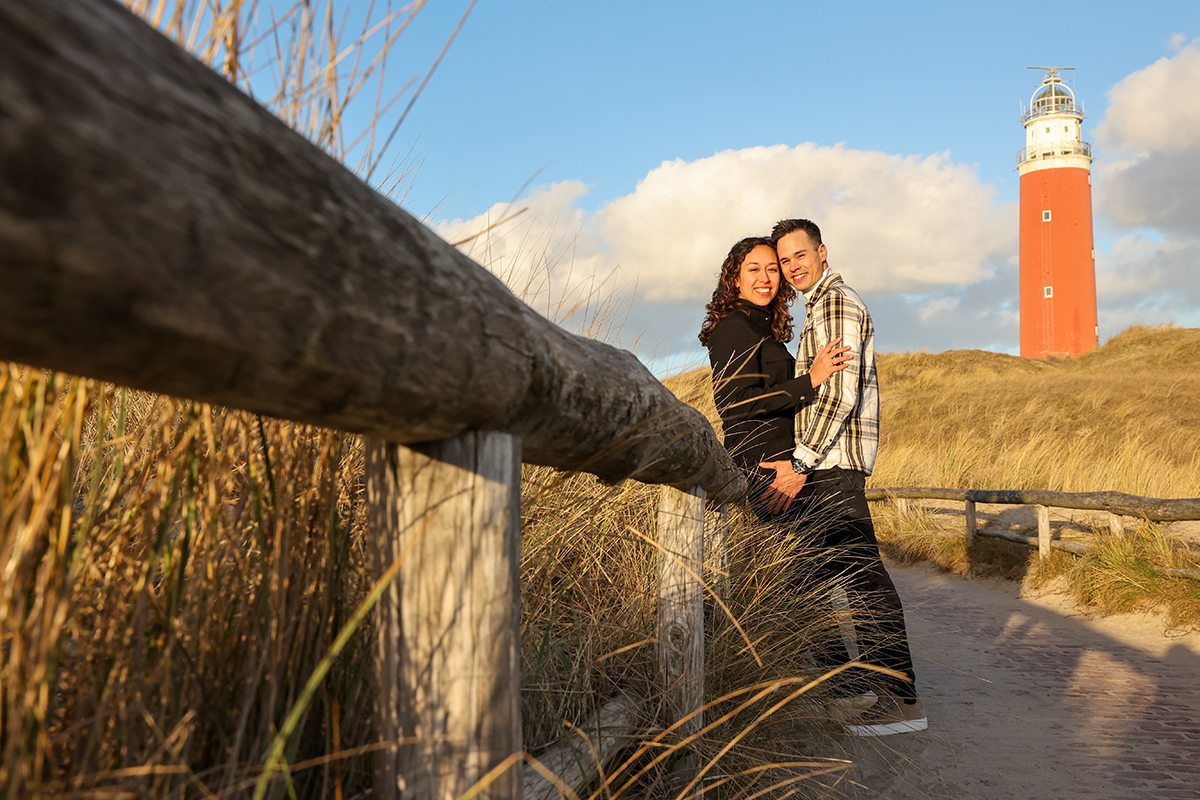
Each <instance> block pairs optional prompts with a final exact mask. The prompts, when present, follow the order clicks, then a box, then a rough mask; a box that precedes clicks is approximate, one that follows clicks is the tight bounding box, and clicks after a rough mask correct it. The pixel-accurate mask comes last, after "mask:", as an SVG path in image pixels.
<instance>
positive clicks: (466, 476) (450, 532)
mask: <svg viewBox="0 0 1200 800" xmlns="http://www.w3.org/2000/svg"><path fill="white" fill-rule="evenodd" d="M520 476H521V460H520V442H519V440H517V439H516V438H515V437H513V436H510V435H508V434H503V433H468V434H464V435H463V436H459V437H457V438H455V439H451V440H448V441H444V442H435V443H431V444H423V445H415V446H412V447H405V446H403V445H394V444H389V443H386V442H383V441H380V440H378V439H368V441H367V498H368V502H369V503H370V515H371V516H370V519H371V526H372V533H373V534H374V535H373V536H371V537H369V541H370V543H371V545H372V546H373V548H374V549H373V560H374V567H375V569H376V571H377V573H378V574H383V573H384V572H385V571H386V570H388V569H389V568H391V567H392V565H393V564H394V563H396V562H398V563H399V569H398V573H397V577H396V579H395V581H394V582H393V583H392V584H391V586H390V587H389V588H388V591H387V593H386V594H385V595H384V597H383V598H382V600H381V601H380V604H379V607H378V620H379V626H378V635H379V649H378V670H377V676H378V682H379V691H380V710H379V712H380V727H381V733H382V735H383V737H384V739H386V740H397V739H399V738H400V737H404V740H405V742H406V743H405V744H402V745H401V746H399V747H398V748H395V749H392V750H385V751H381V756H380V760H379V764H378V767H377V770H376V788H375V791H376V796H377V797H382V798H389V800H394V798H396V797H398V796H399V795H400V794H401V793H403V795H404V796H405V797H422V798H432V799H433V800H451V799H452V798H456V797H460V796H461V795H462V794H463V793H464V792H466V791H467V790H468V789H470V788H471V787H472V786H473V785H474V784H475V783H476V782H477V781H478V780H479V779H480V778H482V777H483V776H484V775H485V774H487V772H488V771H489V770H491V769H492V768H493V767H495V766H497V765H498V764H499V763H500V762H502V761H503V760H504V759H505V758H507V757H508V756H510V755H512V754H513V753H518V752H520V751H521V749H522V748H521V720H520V661H519V657H520V645H519V631H520V602H519V590H518V580H519V571H520V520H521V512H520ZM520 783H521V771H520V769H519V768H517V767H515V766H514V767H513V768H512V769H510V770H508V771H506V772H505V773H504V774H503V775H501V776H500V778H499V779H498V780H496V781H495V782H494V783H493V784H491V786H490V787H489V788H488V789H487V790H485V791H484V792H483V794H482V795H480V796H481V797H486V798H495V799H496V800H500V799H501V798H502V799H503V800H512V798H516V797H520V793H521V785H520Z"/></svg>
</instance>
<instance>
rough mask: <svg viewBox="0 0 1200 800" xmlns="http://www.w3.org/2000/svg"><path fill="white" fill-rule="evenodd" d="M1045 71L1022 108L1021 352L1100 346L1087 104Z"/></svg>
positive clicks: (1054, 72)
mask: <svg viewBox="0 0 1200 800" xmlns="http://www.w3.org/2000/svg"><path fill="white" fill-rule="evenodd" d="M1030 69H1042V70H1046V77H1045V78H1044V79H1043V80H1042V85H1041V86H1040V87H1038V89H1037V91H1035V92H1034V93H1033V96H1032V97H1031V98H1030V101H1029V109H1028V110H1027V111H1023V112H1022V114H1021V121H1022V122H1023V123H1024V124H1025V147H1024V149H1022V150H1021V152H1020V153H1019V154H1018V155H1017V171H1018V172H1019V173H1020V175H1021V355H1022V356H1025V357H1026V358H1045V357H1046V356H1078V355H1082V354H1083V353H1086V352H1088V351H1089V350H1091V349H1092V348H1094V347H1095V346H1096V343H1097V341H1098V339H1099V328H1097V326H1096V251H1095V250H1094V249H1093V244H1092V173H1091V164H1092V146H1091V145H1090V144H1088V143H1087V142H1085V141H1083V138H1082V135H1081V131H1080V126H1081V125H1082V123H1083V107H1082V106H1080V105H1077V104H1076V102H1075V94H1074V92H1072V91H1071V89H1070V88H1068V87H1067V86H1066V85H1065V84H1064V83H1063V82H1062V78H1061V76H1060V73H1061V72H1062V70H1064V69H1074V68H1073V67H1030Z"/></svg>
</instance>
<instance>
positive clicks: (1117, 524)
mask: <svg viewBox="0 0 1200 800" xmlns="http://www.w3.org/2000/svg"><path fill="white" fill-rule="evenodd" d="M1108 532H1109V533H1111V534H1112V535H1113V536H1120V535H1122V534H1123V533H1125V523H1124V521H1123V520H1122V519H1121V515H1120V514H1114V513H1112V512H1111V511H1110V512H1108Z"/></svg>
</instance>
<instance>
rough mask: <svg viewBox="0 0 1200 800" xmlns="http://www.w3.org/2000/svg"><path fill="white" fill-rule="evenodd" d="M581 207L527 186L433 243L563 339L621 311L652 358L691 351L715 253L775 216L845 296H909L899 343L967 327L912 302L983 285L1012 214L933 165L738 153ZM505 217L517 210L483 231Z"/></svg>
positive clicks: (955, 306) (953, 306) (782, 152)
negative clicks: (822, 252)
mask: <svg viewBox="0 0 1200 800" xmlns="http://www.w3.org/2000/svg"><path fill="white" fill-rule="evenodd" d="M586 193H587V187H586V186H585V185H583V184H582V183H580V182H577V181H569V182H565V183H558V184H553V185H550V186H545V187H539V188H538V189H536V190H535V191H534V192H533V193H532V194H531V195H530V197H529V199H528V200H525V201H522V202H520V203H517V204H516V206H515V207H514V208H509V207H508V206H507V205H505V204H497V205H495V206H493V207H492V208H490V209H489V210H488V211H487V212H486V213H485V214H482V215H480V216H479V217H476V218H475V219H471V220H450V221H446V222H442V223H440V224H438V225H437V226H436V227H435V230H436V231H437V232H438V234H439V235H441V236H443V237H444V238H446V239H447V240H448V241H451V242H457V241H460V240H463V239H466V238H468V237H472V236H474V237H475V238H473V239H470V241H468V242H465V243H464V244H462V245H460V246H461V248H462V249H463V250H464V252H467V253H468V254H470V255H471V256H472V257H473V258H475V259H476V260H477V261H479V262H480V263H482V264H484V265H485V266H487V267H488V268H489V269H491V270H492V271H493V272H494V273H496V274H497V275H499V276H500V277H501V278H503V279H504V280H505V281H506V282H507V283H508V285H509V286H510V287H512V288H513V290H514V291H515V292H516V293H517V294H518V295H521V296H523V297H524V298H525V299H526V300H527V302H529V303H530V304H531V305H533V306H534V307H535V308H537V309H539V310H540V311H542V312H543V313H545V314H546V315H547V316H548V317H550V318H551V319H554V320H556V321H564V320H565V321H566V324H567V325H568V327H571V328H573V329H576V330H582V331H585V332H588V333H589V334H592V335H594V334H596V333H597V331H598V330H599V331H601V332H608V333H610V334H611V330H607V331H605V328H606V326H607V327H609V328H615V327H616V326H619V325H620V321H619V319H617V320H614V316H615V317H618V318H619V317H621V315H622V313H623V312H624V311H626V310H628V311H629V319H628V320H627V321H626V322H624V331H623V333H622V335H621V337H620V339H621V341H622V342H623V343H624V344H625V345H626V346H632V342H631V340H632V338H633V337H634V336H640V341H639V342H638V344H639V349H641V350H642V351H647V350H650V349H655V350H656V352H657V353H658V354H662V353H664V352H671V353H682V352H686V351H694V350H695V349H696V347H697V346H698V345H697V343H696V342H695V332H696V330H698V328H699V323H700V320H701V319H702V317H703V307H704V304H705V303H706V302H707V301H708V299H709V298H710V296H711V294H712V290H713V287H714V285H715V283H716V273H717V270H718V269H719V267H720V264H721V261H722V260H723V259H724V257H725V254H726V253H727V252H728V250H729V248H730V246H731V245H732V244H733V243H734V242H736V241H737V240H738V239H741V238H742V237H744V236H749V235H756V234H757V235H765V234H767V233H768V232H769V231H770V229H771V226H772V225H773V224H774V223H775V222H776V221H777V220H779V219H781V218H785V217H791V216H805V217H809V218H811V219H813V220H814V221H816V222H817V223H818V224H819V225H820V226H821V229H822V232H823V234H824V239H825V241H826V244H827V245H828V247H829V251H830V262H831V264H832V265H833V267H834V269H836V270H837V271H839V272H841V273H842V274H843V275H844V276H845V277H846V279H847V281H849V282H850V283H851V284H852V285H854V286H855V287H856V288H857V289H859V290H860V291H863V292H864V293H867V294H870V295H872V296H876V297H880V296H882V295H883V294H885V293H888V292H903V293H904V294H905V295H906V297H908V298H910V299H909V300H906V301H905V302H904V303H901V304H900V305H899V306H897V308H903V320H901V319H897V324H896V326H895V327H896V328H903V329H904V330H905V333H906V334H907V333H909V332H911V333H913V334H916V333H918V331H917V329H920V331H925V332H929V331H931V330H934V329H936V328H937V327H938V326H939V325H953V324H955V323H953V322H951V321H950V318H951V317H954V315H955V314H958V315H966V314H976V311H977V306H978V304H977V303H976V304H974V305H973V307H972V308H974V309H976V310H973V311H968V310H967V309H965V308H960V307H959V301H958V299H957V297H950V296H947V297H943V298H940V299H936V300H932V301H931V303H930V304H926V303H925V301H924V300H922V299H921V297H920V296H921V295H922V294H927V293H929V292H942V291H949V292H950V293H951V294H953V293H954V292H955V290H958V289H961V288H962V287H966V286H970V285H972V284H978V283H979V282H980V281H985V282H987V281H989V279H991V278H992V277H993V276H994V275H995V273H996V270H997V269H998V268H1001V267H1003V268H1011V267H1012V266H1013V265H1014V264H1015V259H1016V252H1015V251H1016V230H1017V227H1016V207H1015V204H1012V203H1008V204H997V203H996V202H995V200H994V190H993V187H991V186H990V185H986V184H983V183H981V182H980V180H979V177H978V175H977V174H976V173H975V171H974V170H973V169H971V168H970V167H967V166H964V165H961V164H956V163H954V162H953V161H952V160H951V159H950V158H949V156H948V155H947V154H944V153H940V154H935V155H930V156H894V155H888V154H886V153H880V152H867V151H861V150H850V149H847V148H845V147H842V146H834V147H822V146H818V145H815V144H803V145H799V146H797V147H788V146H786V145H778V146H774V147H752V148H747V149H745V150H729V151H724V152H721V153H717V154H715V155H713V156H711V157H709V158H703V159H699V160H696V161H690V162H688V161H682V160H676V161H668V162H664V163H663V164H662V165H661V166H659V167H658V168H656V169H654V170H652V171H651V172H650V173H649V174H648V175H646V177H645V178H644V179H642V181H640V182H639V183H638V185H637V188H636V189H635V190H634V191H633V192H632V193H631V194H629V195H626V196H624V197H621V198H618V199H616V200H613V201H611V202H609V203H607V204H606V205H604V206H603V207H602V208H600V209H599V210H598V211H596V212H595V213H589V212H585V211H582V210H580V209H578V208H577V207H576V203H577V201H578V200H579V199H580V198H581V197H583V196H584V195H585V194H586ZM518 209H525V211H524V212H523V213H522V214H521V215H520V216H517V217H515V218H510V219H508V221H506V222H504V223H502V224H500V225H495V223H496V222H497V221H498V220H500V219H502V218H506V217H510V216H511V214H512V213H513V212H514V211H515V210H518ZM489 226H494V227H492V228H491V229H490V230H488V228H489ZM484 231H486V233H483V232H484ZM477 234H478V235H477ZM1015 291H1016V290H1015V285H1014V288H1013V294H1014V295H1015ZM914 302H915V303H918V305H917V306H915V307H914V306H912V303H914ZM580 304H583V305H582V309H581V310H579V311H577V312H576V313H575V314H574V315H573V316H572V315H568V314H567V313H566V312H567V310H569V309H572V308H575V307H576V306H577V305H580ZM922 309H924V310H922ZM910 311H911V312H912V313H910ZM910 322H911V323H912V324H913V325H915V326H916V328H913V327H912V325H910ZM958 327H960V328H962V329H969V328H970V327H971V325H970V324H969V323H968V324H963V325H961V326H958ZM897 333H899V331H898V330H897ZM989 335H991V334H989ZM910 340H911V337H906V341H910ZM990 342H991V340H990V339H989V340H988V342H977V343H969V344H968V345H966V346H985V345H986V344H989V343H990ZM947 346H951V345H947Z"/></svg>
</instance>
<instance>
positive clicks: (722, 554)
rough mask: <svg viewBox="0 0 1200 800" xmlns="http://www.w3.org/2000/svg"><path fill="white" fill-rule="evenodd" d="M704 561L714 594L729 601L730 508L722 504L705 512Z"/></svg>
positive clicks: (707, 578) (707, 577)
mask: <svg viewBox="0 0 1200 800" xmlns="http://www.w3.org/2000/svg"><path fill="white" fill-rule="evenodd" d="M704 559H705V564H706V565H707V566H708V576H706V580H708V581H709V585H710V586H712V590H713V593H714V594H715V595H716V596H717V597H719V598H721V599H722V600H728V599H729V506H728V505H727V504H725V503H722V504H721V505H719V506H716V507H713V508H707V509H706V510H705V512H704Z"/></svg>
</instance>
